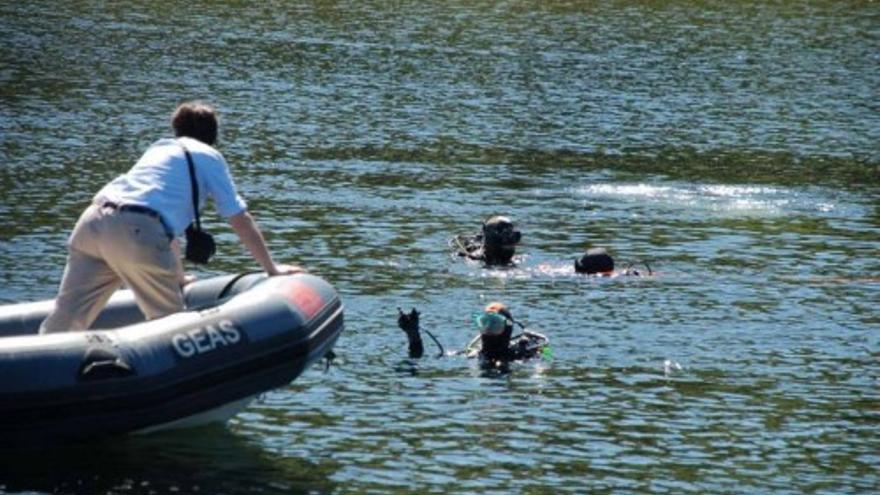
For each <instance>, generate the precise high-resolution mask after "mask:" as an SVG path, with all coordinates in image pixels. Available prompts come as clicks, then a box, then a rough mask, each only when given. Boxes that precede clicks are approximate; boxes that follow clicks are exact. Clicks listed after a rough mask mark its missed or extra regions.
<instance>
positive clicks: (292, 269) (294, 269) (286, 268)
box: [269, 264, 308, 275]
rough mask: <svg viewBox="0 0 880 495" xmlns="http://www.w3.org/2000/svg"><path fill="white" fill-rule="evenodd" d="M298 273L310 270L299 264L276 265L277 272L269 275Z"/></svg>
mask: <svg viewBox="0 0 880 495" xmlns="http://www.w3.org/2000/svg"><path fill="white" fill-rule="evenodd" d="M297 273H308V270H306V269H305V268H303V267H301V266H299V265H284V264H281V265H275V273H269V275H295V274H297Z"/></svg>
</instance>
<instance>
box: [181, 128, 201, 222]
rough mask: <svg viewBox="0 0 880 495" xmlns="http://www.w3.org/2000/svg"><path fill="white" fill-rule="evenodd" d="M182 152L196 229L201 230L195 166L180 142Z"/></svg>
mask: <svg viewBox="0 0 880 495" xmlns="http://www.w3.org/2000/svg"><path fill="white" fill-rule="evenodd" d="M180 147H181V148H183V153H184V154H185V155H186V163H187V165H189V184H190V185H191V186H192V200H193V211H195V212H196V230H202V222H201V219H200V218H199V183H198V182H197V181H196V167H195V165H193V159H192V155H190V154H189V150H188V149H186V146H184V145H183V143H180Z"/></svg>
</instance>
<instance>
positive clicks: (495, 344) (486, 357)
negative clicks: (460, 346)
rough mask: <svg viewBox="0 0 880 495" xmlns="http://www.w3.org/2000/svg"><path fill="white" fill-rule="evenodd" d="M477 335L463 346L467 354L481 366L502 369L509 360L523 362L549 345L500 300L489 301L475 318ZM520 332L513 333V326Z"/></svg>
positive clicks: (538, 354) (547, 340) (536, 355)
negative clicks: (465, 346) (465, 347)
mask: <svg viewBox="0 0 880 495" xmlns="http://www.w3.org/2000/svg"><path fill="white" fill-rule="evenodd" d="M475 322H476V324H477V328H478V329H479V330H480V334H479V335H478V336H477V337H475V338H474V339H473V340H472V341H471V343H470V344H468V347H467V350H466V352H467V355H468V357H479V358H480V363H481V365H482V366H484V367H491V368H503V367H504V366H506V365H507V364H509V363H510V362H511V361H525V360H527V359H531V358H534V357H538V356H540V355H541V354H542V353H543V351H544V350H545V349H548V348H549V339H547V337H546V336H545V335H542V334H540V333H537V332H532V331H530V330H527V329H526V328H525V326H524V325H523V324H522V323H520V322H518V321H516V320H515V319H514V318H513V315H512V314H511V312H510V309H509V308H508V307H507V306H506V305H505V304H503V303H500V302H493V303H489V305H487V306H486V309H485V310H484V311H483V313H482V314H480V315H478V316H477V317H476V318H475ZM514 324H517V325H519V326H520V327H521V328H522V330H523V332H522V333H521V334H519V335H516V336H514V335H513V325H514Z"/></svg>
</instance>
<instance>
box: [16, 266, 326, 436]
mask: <svg viewBox="0 0 880 495" xmlns="http://www.w3.org/2000/svg"><path fill="white" fill-rule="evenodd" d="M185 295H186V304H187V308H190V309H189V310H188V311H185V312H181V313H177V314H174V315H171V316H167V317H165V318H160V319H157V320H152V321H148V322H145V321H144V317H143V315H142V314H141V312H140V310H139V309H138V308H137V305H136V304H135V301H134V297H133V296H132V294H131V292H130V291H126V290H123V291H119V292H117V293H116V294H115V295H114V296H113V297H112V298H111V300H110V302H109V304H108V305H107V307H106V308H105V309H104V311H103V312H102V313H101V315H100V316H99V318H98V320H97V321H96V323H95V325H94V328H96V329H98V330H91V331H87V332H65V333H55V334H49V335H38V334H37V329H38V328H39V325H40V323H41V322H42V320H43V319H44V318H45V317H46V315H47V314H48V312H49V310H51V309H52V307H53V304H54V302H53V301H51V300H50V301H42V302H34V303H22V304H13V305H7V306H0V444H5V443H20V442H25V443H31V444H32V443H34V442H40V443H44V442H56V441H63V440H77V439H93V438H97V437H104V436H109V435H119V434H125V433H136V432H138V433H139V432H150V431H155V430H161V429H168V428H175V427H187V426H195V425H200V424H204V423H208V422H213V421H225V420H226V419H228V418H229V417H230V416H231V415H233V414H235V413H236V412H238V411H239V410H240V409H242V408H243V407H244V406H246V405H247V404H248V403H249V402H250V401H251V400H252V399H253V398H255V397H256V396H257V395H259V394H261V393H263V392H266V391H268V390H271V389H274V388H277V387H281V386H284V385H286V384H288V383H290V382H291V381H292V380H293V379H295V378H296V377H297V376H299V375H300V374H301V373H302V372H303V371H304V370H305V369H306V368H308V366H309V365H311V364H312V363H314V362H315V361H317V360H319V359H321V358H322V357H324V356H325V355H327V354H328V352H329V351H330V350H331V349H332V347H333V345H334V344H335V342H336V339H337V338H338V337H339V334H340V333H341V332H342V329H343V312H342V303H341V302H340V300H339V297H338V295H337V293H336V291H335V290H334V289H333V287H331V286H330V285H329V284H328V283H327V282H325V281H324V280H322V279H320V278H318V277H316V276H313V275H308V274H298V275H286V276H278V277H267V276H265V275H264V274H245V275H228V276H222V277H217V278H212V279H207V280H203V281H197V282H194V283H192V284H190V285H188V286H187V287H186V291H185Z"/></svg>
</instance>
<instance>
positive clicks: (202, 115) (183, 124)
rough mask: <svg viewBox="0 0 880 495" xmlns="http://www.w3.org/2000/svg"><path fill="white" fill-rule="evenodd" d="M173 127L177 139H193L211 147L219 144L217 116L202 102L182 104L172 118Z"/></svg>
mask: <svg viewBox="0 0 880 495" xmlns="http://www.w3.org/2000/svg"><path fill="white" fill-rule="evenodd" d="M171 127H173V128H174V135H175V136H176V137H182V136H186V137H191V138H193V139H198V140H199V141H201V142H203V143H206V144H210V145H211V146H213V145H214V143H216V142H217V114H216V113H214V109H213V108H211V106H209V105H207V104H205V103H202V102H198V101H190V102H186V103H181V104H180V105H179V106H178V107H177V110H175V111H174V114H173V115H172V116H171Z"/></svg>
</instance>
